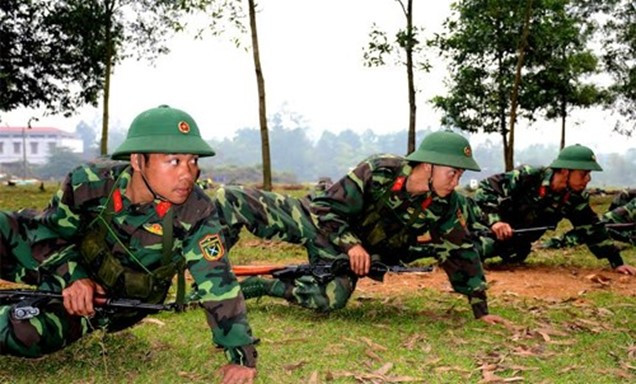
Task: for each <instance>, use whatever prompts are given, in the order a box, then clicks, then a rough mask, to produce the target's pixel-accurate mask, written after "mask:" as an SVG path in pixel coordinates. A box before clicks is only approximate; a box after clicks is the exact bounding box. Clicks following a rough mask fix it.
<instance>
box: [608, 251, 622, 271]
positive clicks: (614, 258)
mask: <svg viewBox="0 0 636 384" xmlns="http://www.w3.org/2000/svg"><path fill="white" fill-rule="evenodd" d="M607 260H609V263H610V265H611V266H612V268H618V267H620V266H621V265H623V264H625V263H624V262H623V258H622V257H621V255H620V254H618V253H616V254H613V255H611V256H608V257H607Z"/></svg>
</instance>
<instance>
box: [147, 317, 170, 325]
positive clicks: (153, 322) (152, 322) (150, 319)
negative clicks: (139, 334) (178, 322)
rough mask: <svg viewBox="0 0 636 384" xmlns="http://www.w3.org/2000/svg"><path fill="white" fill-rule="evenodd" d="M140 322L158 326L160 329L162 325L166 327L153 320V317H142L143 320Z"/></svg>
mask: <svg viewBox="0 0 636 384" xmlns="http://www.w3.org/2000/svg"><path fill="white" fill-rule="evenodd" d="M141 322H142V323H148V324H154V325H158V326H160V327H163V326H164V325H166V323H164V322H163V321H161V320H159V319H155V318H154V317H144V318H143V319H141Z"/></svg>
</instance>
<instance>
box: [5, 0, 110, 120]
mask: <svg viewBox="0 0 636 384" xmlns="http://www.w3.org/2000/svg"><path fill="white" fill-rule="evenodd" d="M86 3H87V4H88V3H93V2H86ZM76 21H77V23H75V24H74V25H72V26H71V25H64V23H61V22H65V19H63V18H61V15H59V14H58V13H57V11H56V8H55V5H54V2H52V1H45V0H30V1H2V2H0V112H2V111H10V110H13V109H15V108H19V107H27V108H44V109H45V111H47V112H49V113H63V114H64V115H66V116H68V115H70V114H72V112H73V111H74V110H75V109H76V108H78V107H79V106H81V105H84V104H87V103H88V104H93V105H95V104H96V103H97V97H98V93H99V90H100V89H101V86H100V84H101V83H100V80H101V78H102V74H103V65H102V63H101V62H100V61H98V60H96V57H97V56H99V55H100V54H101V52H100V46H99V45H97V44H96V42H97V41H99V40H100V38H99V31H98V30H97V29H95V28H94V22H95V17H93V15H92V14H88V15H86V14H82V15H77V18H76ZM80 21H81V22H80ZM69 29H70V30H74V31H73V33H71V34H69V33H67V32H68V30H69Z"/></svg>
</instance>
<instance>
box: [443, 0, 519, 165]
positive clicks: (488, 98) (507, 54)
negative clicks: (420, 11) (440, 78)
mask: <svg viewBox="0 0 636 384" xmlns="http://www.w3.org/2000/svg"><path fill="white" fill-rule="evenodd" d="M451 9H452V10H453V16H451V17H450V18H448V19H447V20H446V21H445V22H444V27H445V29H446V31H445V32H446V33H445V34H444V35H438V36H436V38H435V39H434V41H433V42H432V44H434V45H436V46H437V47H438V48H439V49H440V50H441V52H442V54H443V55H444V56H445V57H446V58H448V59H449V60H450V72H451V76H450V78H451V79H452V81H450V82H449V86H450V90H449V94H448V95H447V96H436V97H435V98H434V99H433V104H434V106H435V107H436V108H439V109H441V110H443V112H444V115H443V117H442V124H443V125H446V126H450V127H457V128H460V129H462V130H466V131H470V132H477V131H480V130H482V131H484V132H498V133H499V134H500V135H501V136H502V140H503V151H504V160H505V167H506V170H509V169H512V167H513V153H514V152H513V148H512V147H511V146H509V141H510V139H511V136H509V132H510V131H509V124H508V118H509V115H508V112H509V111H510V95H511V93H512V87H513V84H514V77H515V68H516V65H517V63H518V61H519V60H518V47H519V40H520V37H521V31H522V29H523V20H524V18H523V15H524V11H525V10H526V4H525V2H522V3H520V2H519V1H517V0H495V1H489V0H462V1H458V2H456V3H453V4H452V6H451Z"/></svg>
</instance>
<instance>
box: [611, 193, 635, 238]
mask: <svg viewBox="0 0 636 384" xmlns="http://www.w3.org/2000/svg"><path fill="white" fill-rule="evenodd" d="M603 221H605V222H607V223H617V224H627V223H631V224H634V222H636V189H628V190H625V191H622V192H621V193H619V194H618V195H616V197H615V198H614V200H612V203H611V204H610V206H609V209H608V211H607V213H605V214H604V215H603ZM608 231H609V232H610V236H612V238H613V239H616V240H619V241H624V242H626V243H631V244H632V245H636V227H631V228H625V229H618V228H617V229H608Z"/></svg>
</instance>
